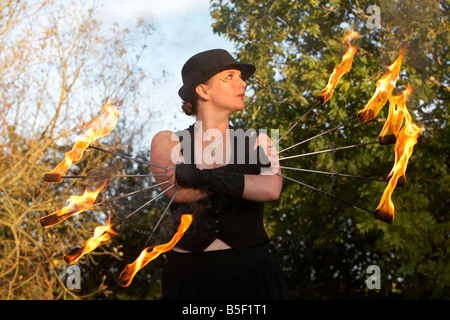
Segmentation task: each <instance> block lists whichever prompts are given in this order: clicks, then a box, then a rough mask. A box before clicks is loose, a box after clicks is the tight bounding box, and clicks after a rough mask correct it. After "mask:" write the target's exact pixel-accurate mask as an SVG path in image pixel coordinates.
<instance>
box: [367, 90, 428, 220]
mask: <svg viewBox="0 0 450 320" xmlns="http://www.w3.org/2000/svg"><path fill="white" fill-rule="evenodd" d="M408 91H410V90H408V89H407V90H405V92H408ZM407 94H408V95H409V93H407ZM405 95H406V94H405V93H404V94H403V95H402V96H405ZM400 98H401V97H400ZM404 100H405V101H406V98H404ZM404 120H405V125H404V126H403V128H401V130H400V132H399V133H398V136H397V141H396V143H395V163H394V166H393V168H392V170H391V172H390V173H389V175H388V179H389V182H388V185H387V187H386V189H385V190H384V193H383V196H382V197H381V200H380V203H379V205H378V207H377V209H376V211H375V217H376V218H377V219H379V220H381V221H384V222H387V223H391V222H392V221H393V220H394V209H395V208H394V202H393V201H392V198H391V196H392V193H393V192H394V189H395V187H396V186H397V183H400V184H403V183H404V182H405V179H406V178H405V172H406V168H407V166H408V160H409V158H410V157H411V155H412V153H413V148H414V145H415V144H416V143H417V140H418V138H419V134H420V133H421V132H422V131H423V128H420V127H418V126H417V125H415V124H413V123H412V122H411V115H410V113H409V112H408V110H407V109H406V107H405V108H404ZM401 180H403V181H401Z"/></svg>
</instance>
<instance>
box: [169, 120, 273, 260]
mask: <svg viewBox="0 0 450 320" xmlns="http://www.w3.org/2000/svg"><path fill="white" fill-rule="evenodd" d="M230 129H237V128H233V127H231V128H230ZM238 130H240V129H238ZM176 134H177V135H178V137H179V139H180V144H181V153H182V154H183V157H184V160H185V163H194V152H193V150H194V140H195V139H194V138H193V137H194V126H190V127H189V128H188V129H186V130H183V131H179V132H177V133H176ZM186 137H192V138H191V139H186ZM231 143H232V149H233V150H234V160H235V161H236V159H237V158H236V155H237V150H236V148H237V143H233V141H232V142H231ZM249 146H250V142H249V139H247V140H246V143H245V147H246V152H245V154H246V156H245V158H246V159H248V150H249ZM186 151H190V152H186ZM188 154H189V155H190V159H186V155H188ZM188 161H190V162H188ZM235 163H236V162H235ZM171 211H172V220H173V225H174V231H176V230H177V229H178V226H179V225H180V218H181V215H182V214H192V215H193V221H192V223H191V226H190V227H189V229H188V230H187V231H186V232H185V234H184V235H183V237H182V238H181V240H180V241H179V242H178V243H177V245H176V246H177V247H178V248H181V249H184V250H188V251H192V252H202V251H204V250H205V249H206V248H207V247H208V246H209V245H210V244H211V243H212V242H213V241H214V240H215V239H216V238H218V239H220V240H222V241H223V242H225V243H226V244H228V245H229V246H230V247H232V248H233V249H235V250H238V251H243V250H245V249H247V248H250V247H252V246H254V245H256V244H259V243H263V242H267V241H269V237H268V236H267V233H266V230H265V229H264V224H263V211H264V203H263V202H254V201H249V200H245V199H242V198H239V197H233V196H226V195H219V194H211V195H209V196H207V197H205V198H203V199H201V200H199V201H194V202H189V203H178V202H173V203H172V205H171Z"/></svg>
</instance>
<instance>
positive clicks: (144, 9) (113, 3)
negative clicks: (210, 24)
mask: <svg viewBox="0 0 450 320" xmlns="http://www.w3.org/2000/svg"><path fill="white" fill-rule="evenodd" d="M204 8H209V0H165V1H164V0H163V1H161V0H128V1H123V0H107V1H105V2H103V3H102V9H101V12H100V17H101V19H102V20H103V21H108V22H118V23H119V24H123V23H129V22H130V21H135V20H136V18H141V17H146V18H151V19H154V20H160V19H166V18H169V17H173V16H177V15H184V14H187V13H195V11H197V10H199V9H204Z"/></svg>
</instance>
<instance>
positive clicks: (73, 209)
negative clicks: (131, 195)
mask: <svg viewBox="0 0 450 320" xmlns="http://www.w3.org/2000/svg"><path fill="white" fill-rule="evenodd" d="M105 184H106V180H105V181H104V182H103V184H102V185H101V186H99V187H96V188H95V189H94V190H89V189H88V187H86V189H85V191H84V194H83V195H82V196H70V198H69V200H67V202H69V205H68V206H66V207H64V208H62V209H61V210H58V211H55V212H53V213H50V214H49V215H46V216H45V217H42V218H41V219H40V222H41V225H42V227H44V228H47V227H50V226H52V225H55V224H57V223H60V222H61V221H64V220H66V219H67V218H69V217H71V216H73V215H74V214H76V213H80V212H82V211H84V210H87V209H93V208H94V207H93V204H94V201H95V198H97V196H98V194H99V193H100V192H101V191H102V190H103V188H104V187H105Z"/></svg>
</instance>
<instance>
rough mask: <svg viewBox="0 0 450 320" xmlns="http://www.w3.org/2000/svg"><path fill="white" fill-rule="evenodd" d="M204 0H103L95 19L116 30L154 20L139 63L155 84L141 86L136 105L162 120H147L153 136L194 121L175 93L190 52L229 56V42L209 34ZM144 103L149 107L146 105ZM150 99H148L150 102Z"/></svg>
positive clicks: (208, 15) (206, 1)
mask: <svg viewBox="0 0 450 320" xmlns="http://www.w3.org/2000/svg"><path fill="white" fill-rule="evenodd" d="M209 7H210V3H209V0H165V1H161V0H129V1H126V2H124V1H121V0H105V1H104V2H103V6H102V8H101V10H100V17H99V18H100V19H101V21H102V22H103V24H104V25H105V27H108V26H109V25H111V24H112V23H113V22H117V23H119V25H120V26H121V27H125V26H133V25H134V24H135V23H136V21H137V19H139V18H145V19H148V20H149V21H151V22H153V25H154V27H155V30H154V31H153V34H152V35H151V36H150V37H149V38H148V43H147V45H148V46H149V48H148V49H147V52H146V53H145V56H144V58H143V59H142V61H141V62H142V64H143V65H144V66H145V69H146V73H147V74H148V75H149V76H150V77H151V78H153V79H155V78H156V79H161V75H162V73H163V71H164V72H165V74H166V77H165V78H164V79H163V80H162V81H159V82H158V83H156V84H151V83H149V84H148V85H145V86H144V87H143V86H141V88H140V91H141V97H142V99H143V100H144V102H141V105H142V106H143V107H145V108H149V109H150V110H151V112H152V113H153V114H155V115H156V114H157V113H158V112H160V113H161V117H157V116H155V117H154V118H153V119H150V125H151V131H152V134H154V133H156V132H157V131H160V130H163V129H169V130H180V129H184V128H185V127H187V126H188V125H189V124H191V123H192V122H193V121H194V119H193V118H192V117H188V116H186V115H184V114H183V113H182V111H181V100H180V98H179V97H178V93H177V92H178V89H179V88H180V87H181V85H182V80H181V68H182V66H183V64H184V63H185V62H186V60H187V59H189V58H190V57H191V56H193V55H194V54H196V53H198V52H201V51H204V50H209V49H214V48H223V49H226V50H228V51H230V52H233V44H231V43H230V42H228V41H227V40H226V39H225V38H223V37H219V36H218V35H215V34H214V33H213V31H212V27H211V24H212V22H213V21H212V19H211V16H210V13H209ZM146 100H148V103H147V101H146ZM150 100H151V101H150Z"/></svg>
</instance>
